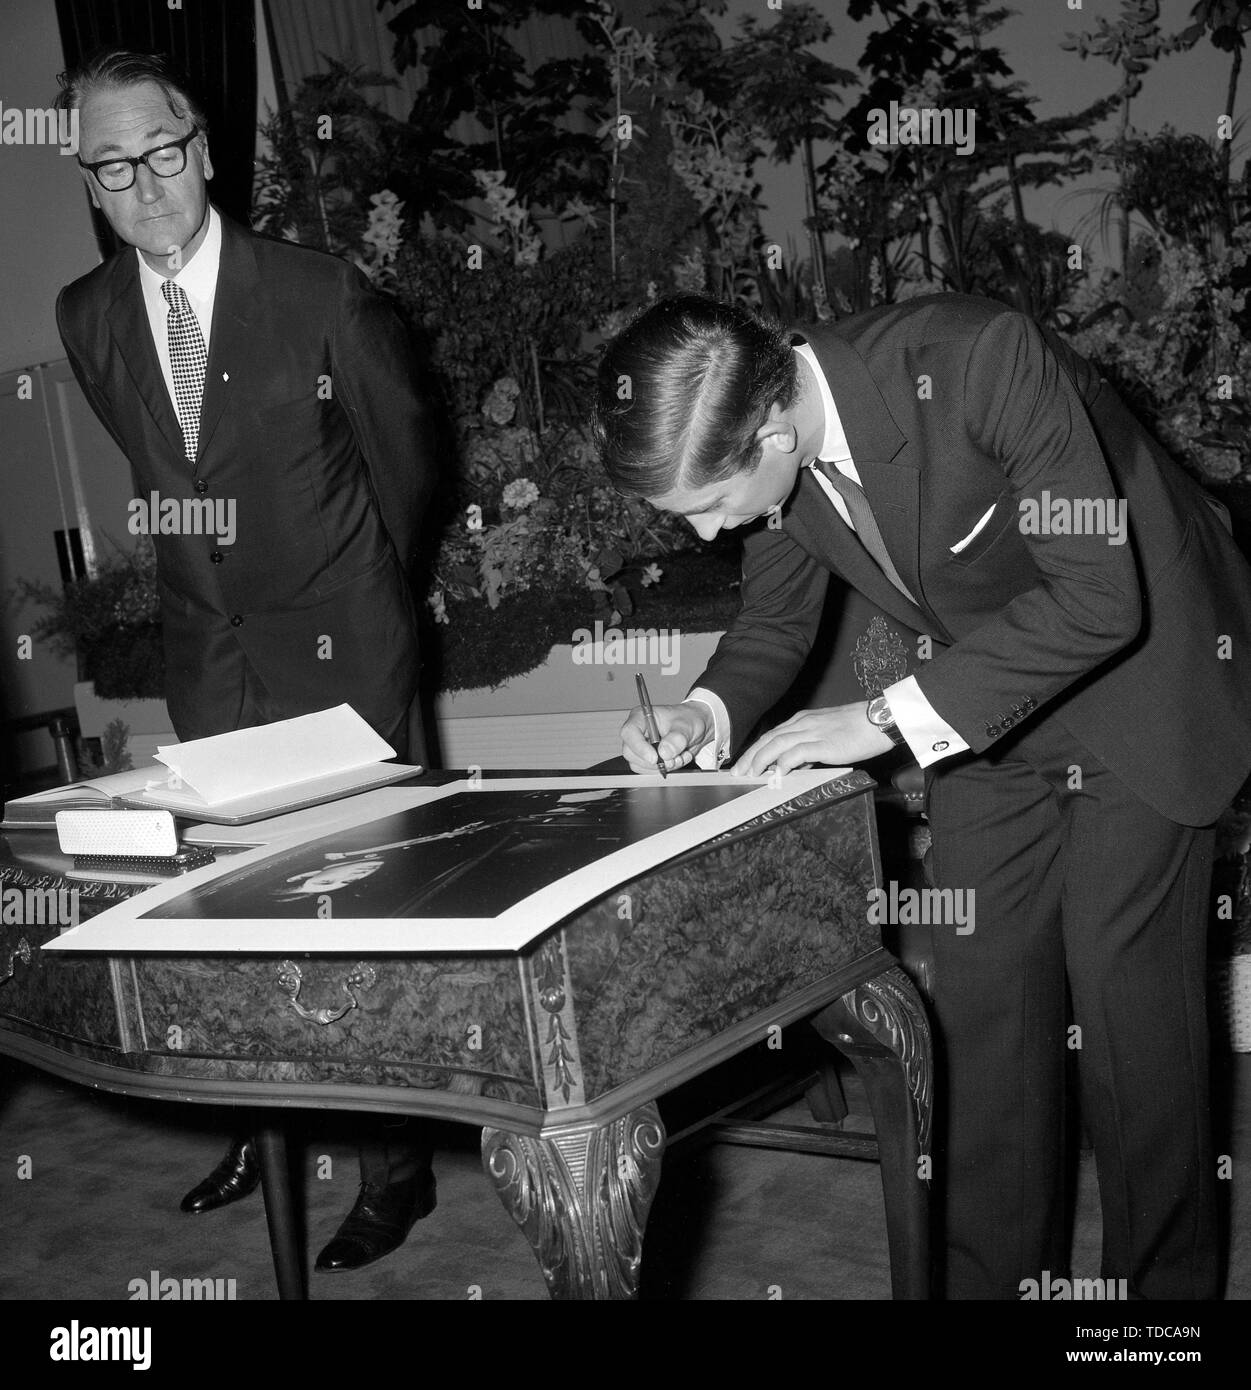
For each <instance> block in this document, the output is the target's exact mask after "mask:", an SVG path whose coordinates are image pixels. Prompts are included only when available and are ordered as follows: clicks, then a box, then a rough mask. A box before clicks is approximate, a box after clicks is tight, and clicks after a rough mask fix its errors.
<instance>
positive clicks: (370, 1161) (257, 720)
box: [179, 662, 433, 1186]
mask: <svg viewBox="0 0 1251 1390" xmlns="http://www.w3.org/2000/svg"><path fill="white" fill-rule="evenodd" d="M238 679H239V680H240V682H241V686H240V692H239V697H238V698H239V700H240V702H241V703H240V705H239V708H238V710H237V712H236V711H232V714H231V717H232V722H231V723H230V724H229V725H228V727H230V728H235V729H247V728H252V727H254V726H255V725H257V724H268V723H271V722H273V721H274V720H278V719H289V718H291V714H290V712H289V711H284V710H282V709H280V708H279V707H277V706H276V705H275V703H274V701H273V700H272V699H271V697H270V695H269V692H268V691H267V690H266V689H265V687H264V685H263V683H262V682H261V680H260V678H259V677H258V676H257V674H256V672H255V671H253V670H252V668H251V667H250V666H249V665H248V664H247V662H243V663H242V666H241V671H240V672H239V673H238ZM179 732H180V737H191V735H183V734H182V732H181V730H180V731H179ZM218 732H220V731H218ZM377 732H378V733H379V734H381V736H382V737H383V738H385V739H386V740H387V742H388V743H389V744H390V745H391V747H392V748H394V749H395V755H396V761H397V762H401V763H403V762H408V761H409V760H410V759H411V758H413V757H416V758H417V759H423V758H424V757H425V751H426V750H425V740H424V738H423V736H422V728H421V714H420V707H419V705H418V701H417V699H416V698H414V699H413V701H412V703H411V705H409V706H407V707H406V708H400V707H398V706H397V707H396V710H395V711H394V714H393V716H392V719H391V722H390V723H388V724H386V725H384V726H383V727H381V728H379V729H378V730H377ZM198 736H199V735H197V737H198ZM359 1118H360V1131H359V1133H358V1136H357V1147H358V1150H359V1153H360V1165H361V1181H362V1182H364V1183H369V1184H371V1185H374V1186H384V1185H385V1184H387V1183H388V1182H403V1181H404V1180H405V1179H408V1178H411V1177H414V1176H415V1175H416V1174H417V1172H418V1171H423V1170H424V1171H428V1170H429V1168H430V1165H431V1157H432V1152H433V1149H432V1145H431V1143H430V1140H429V1138H428V1134H429V1126H428V1125H426V1124H425V1123H424V1122H423V1121H421V1120H406V1119H404V1118H403V1117H402V1116H391V1115H361V1116H360V1117H359ZM246 1138H247V1134H246V1132H236V1136H235V1142H236V1143H240V1142H242V1141H243V1140H244V1139H246Z"/></svg>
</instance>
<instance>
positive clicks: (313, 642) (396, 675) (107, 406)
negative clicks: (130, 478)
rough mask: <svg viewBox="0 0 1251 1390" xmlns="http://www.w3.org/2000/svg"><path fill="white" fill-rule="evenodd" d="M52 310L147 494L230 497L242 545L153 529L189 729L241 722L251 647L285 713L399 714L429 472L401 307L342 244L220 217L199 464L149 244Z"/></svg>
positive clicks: (274, 704)
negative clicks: (144, 281) (166, 348)
mask: <svg viewBox="0 0 1251 1390" xmlns="http://www.w3.org/2000/svg"><path fill="white" fill-rule="evenodd" d="M57 323H58V326H59V328H60V331H61V338H62V341H63V342H64V344H65V349H66V352H67V353H68V355H69V360H70V364H71V365H72V367H73V369H74V373H75V375H76V376H77V378H78V381H79V383H80V385H81V386H82V388H83V391H84V392H85V393H86V396H87V399H88V400H89V401H90V403H91V405H92V408H93V409H94V410H95V412H96V414H97V415H98V416H99V418H100V420H101V422H102V423H103V424H104V426H105V427H106V428H107V429H108V431H109V433H110V434H111V435H112V436H113V438H114V439H115V440H116V441H117V443H118V445H119V447H120V448H121V449H122V451H123V452H124V453H125V454H126V457H127V458H128V459H129V460H130V463H131V466H132V469H133V473H134V480H135V488H136V494H137V496H140V497H144V498H146V497H148V495H149V494H150V493H151V492H152V491H153V490H155V491H156V492H157V493H159V495H160V497H161V498H162V499H164V498H169V497H173V498H180V499H181V498H194V497H197V496H199V497H202V498H204V499H206V500H216V499H222V500H226V499H233V500H234V502H235V511H236V518H237V535H236V538H235V541H234V544H233V545H231V546H223V545H220V544H218V543H217V542H216V541H215V540H214V539H213V538H212V537H209V536H203V535H191V536H185V535H161V536H159V537H158V538H157V540H156V554H157V561H158V575H159V582H160V590H161V599H162V616H163V623H164V632H165V650H166V660H167V673H166V687H167V699H168V703H169V708H170V714H171V716H172V718H173V722H174V727H175V729H176V730H177V731H178V733H179V735H180V737H182V738H192V737H199V736H202V735H204V734H209V733H218V732H222V731H224V730H226V729H230V728H233V727H235V724H236V721H237V717H238V713H239V702H240V699H241V688H242V680H243V676H242V674H241V673H242V671H243V668H244V663H245V662H246V665H247V666H249V667H250V668H251V671H252V673H254V675H255V677H257V678H259V681H260V682H261V684H262V685H263V686H264V688H265V690H266V692H267V693H268V696H269V704H270V708H271V709H272V710H273V711H274V712H275V714H274V717H284V718H285V717H291V716H293V715H297V714H302V713H307V712H309V711H312V710H316V709H322V708H325V707H327V706H330V705H335V704H339V703H341V702H343V701H347V702H348V703H350V704H352V705H353V706H354V707H355V708H356V709H357V710H358V711H359V713H360V714H362V715H363V716H364V717H365V718H366V719H367V720H369V722H370V723H372V724H373V725H374V726H375V727H377V728H379V729H385V728H386V727H387V726H389V725H393V724H394V722H395V719H396V717H397V715H398V712H400V711H402V710H404V709H406V708H407V707H408V705H409V702H410V701H411V700H412V698H413V696H414V693H415V691H416V687H417V675H418V659H417V638H416V626H415V610H414V604H413V598H412V594H411V592H410V588H409V582H408V573H407V572H408V569H409V567H410V565H411V563H412V560H413V552H414V548H415V546H416V544H417V531H418V526H419V524H420V520H421V513H422V510H423V506H424V502H425V499H426V496H427V494H428V492H429V490H430V488H431V486H432V484H433V480H434V473H435V468H434V461H433V459H432V457H431V444H430V421H429V419H428V416H427V410H426V406H425V404H424V402H423V400H422V398H421V396H420V395H419V393H418V389H417V385H416V376H415V371H414V362H413V357H412V352H411V348H410V345H409V341H408V337H407V334H406V331H405V329H404V327H403V325H402V323H401V321H400V320H399V318H398V316H397V315H396V314H395V312H394V311H393V309H392V308H391V307H390V306H389V305H388V304H387V303H386V301H385V300H383V299H382V298H381V297H379V296H378V295H377V294H375V293H374V292H373V290H372V289H371V288H370V287H369V284H368V282H367V281H366V280H365V278H364V276H363V275H361V274H360V272H359V271H357V270H356V269H355V268H353V267H352V266H349V265H347V264H345V263H344V262H343V261H340V260H338V259H336V258H335V257H332V256H327V255H323V254H321V253H319V252H317V251H312V250H309V249H307V248H305V247H301V246H296V245H293V244H291V243H288V242H283V241H274V240H270V239H268V238H263V237H258V236H255V235H253V234H252V233H250V232H248V231H245V230H244V229H243V228H241V227H239V226H237V225H236V224H234V223H232V222H230V221H228V220H227V219H226V218H224V217H223V218H222V248H221V266H220V271H219V275H218V281H217V291H216V299H215V301H214V306H213V324H212V331H211V334H210V339H209V357H208V365H207V370H206V379H205V390H204V402H203V407H202V410H201V417H200V433H199V446H198V448H199V452H198V458H197V460H196V468H195V471H194V474H193V470H192V468H191V465H190V464H189V462H188V461H187V459H186V458H185V456H184V451H183V439H182V432H181V429H180V428H179V424H178V417H177V415H176V413H175V411H174V407H173V405H172V403H171V402H170V399H169V393H168V391H167V390H166V387H165V382H164V380H163V378H162V375H161V369H160V364H159V361H158V359H157V355H156V350H155V347H154V345H153V342H152V334H151V331H150V329H149V326H148V318H147V313H146V310H145V307H144V300H143V291H142V288H141V285H140V281H139V271H138V266H137V265H136V259H135V252H134V251H133V250H131V249H127V250H125V251H122V252H121V253H120V254H118V255H117V256H114V257H113V258H112V259H111V260H109V261H107V262H105V263H104V264H103V265H101V266H99V267H97V269H95V270H93V271H91V273H90V274H88V275H84V276H83V277H82V278H81V279H79V280H76V281H75V282H74V283H73V284H71V285H69V286H67V287H66V288H65V289H64V290H63V291H62V292H61V295H60V298H59V300H58V301H57ZM214 557H216V558H214ZM325 639H329V642H328V643H327V641H326V640H325Z"/></svg>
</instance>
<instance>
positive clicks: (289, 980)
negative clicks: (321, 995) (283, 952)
mask: <svg viewBox="0 0 1251 1390" xmlns="http://www.w3.org/2000/svg"><path fill="white" fill-rule="evenodd" d="M377 980H378V974H377V972H376V971H375V970H374V968H373V966H372V965H366V964H365V962H364V961H363V960H358V961H357V962H356V964H355V965H354V966H353V967H352V969H351V971H350V973H349V974H348V977H347V979H345V980H344V981H343V985H342V989H343V992H344V994H346V995H347V999H348V1002H347V1003H346V1004H344V1005H343V1006H342V1007H341V1008H338V1009H332V1008H331V1007H330V1006H329V1005H328V1004H323V1005H322V1007H321V1008H319V1009H309V1008H305V1006H304V1005H303V1004H301V1003H300V990H301V988H302V987H303V984H304V976H303V975H301V974H300V967H299V966H298V965H296V963H295V961H293V960H284V961H283V963H282V965H281V966H280V967H279V970H278V987H279V988H280V989H281V990H283V991H284V993H285V994H286V995H287V998H288V999H289V1001H290V1003H291V1007H292V1008H293V1009H294V1010H295V1011H296V1013H297V1014H299V1016H300V1017H301V1018H302V1019H305V1020H307V1021H308V1022H309V1023H322V1024H325V1023H337V1022H338V1021H339V1020H340V1019H341V1018H342V1017H343V1015H344V1014H346V1013H351V1011H352V1010H353V1009H355V1008H357V1007H359V1001H358V999H357V998H356V994H355V991H356V990H358V989H373V987H374V985H375V984H376V983H377Z"/></svg>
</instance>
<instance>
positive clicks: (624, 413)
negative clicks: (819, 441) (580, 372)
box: [592, 294, 798, 497]
mask: <svg viewBox="0 0 1251 1390" xmlns="http://www.w3.org/2000/svg"><path fill="white" fill-rule="evenodd" d="M797 382H798V378H797V376H796V372H795V359H794V353H793V352H792V350H791V344H790V339H789V335H788V334H787V332H786V331H785V329H783V328H782V327H781V326H779V325H776V324H770V323H766V322H763V321H762V320H760V319H758V318H756V317H755V316H754V315H753V314H751V313H749V312H748V311H747V310H746V309H744V308H741V307H740V306H738V305H735V304H723V303H721V302H720V301H719V300H716V299H713V298H711V297H709V296H707V295H699V294H678V295H670V296H668V297H667V298H665V299H661V300H658V301H657V302H656V303H655V304H653V305H652V306H651V307H650V308H648V309H645V310H644V311H643V312H642V313H641V314H639V315H638V317H637V318H635V319H634V320H633V322H631V323H630V324H629V325H628V326H627V327H626V328H625V329H623V330H622V332H621V333H620V334H618V336H617V337H616V338H614V339H613V341H612V342H611V343H609V345H608V347H607V349H606V350H605V352H604V356H603V360H602V361H601V362H600V366H599V384H598V388H597V391H596V404H595V414H594V418H593V421H592V433H593V437H594V440H595V443H596V446H597V448H598V450H599V456H600V460H601V462H602V463H603V465H604V468H605V469H606V470H607V473H608V477H609V479H610V481H611V482H612V485H613V486H614V487H615V488H616V489H617V491H618V492H621V493H624V494H625V495H626V496H628V497H663V496H664V495H665V494H666V493H668V492H671V491H673V489H674V488H678V487H681V488H684V489H687V488H689V489H696V488H701V487H705V486H707V485H708V484H709V483H717V482H721V481H723V480H724V479H725V478H730V477H733V476H734V474H736V473H742V472H751V471H752V470H753V469H755V467H756V465H757V464H758V463H759V462H760V445H759V442H758V441H757V439H756V431H757V430H758V429H759V428H760V426H761V425H762V424H764V422H765V420H766V419H767V418H768V415H769V409H770V407H771V406H772V405H773V404H774V403H775V402H776V403H777V404H778V405H779V406H781V408H782V409H783V410H785V409H787V408H788V407H789V406H790V405H791V404H792V403H793V402H794V399H795V391H796V387H797Z"/></svg>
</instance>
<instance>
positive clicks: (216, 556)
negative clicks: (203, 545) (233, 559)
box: [209, 550, 226, 565]
mask: <svg viewBox="0 0 1251 1390" xmlns="http://www.w3.org/2000/svg"><path fill="white" fill-rule="evenodd" d="M225 558H226V557H225V556H224V555H223V554H222V553H221V551H220V550H214V551H211V552H210V554H209V559H210V560H211V561H212V562H213V564H215V565H220V564H221V562H222V561H223V560H224V559H225Z"/></svg>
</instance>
